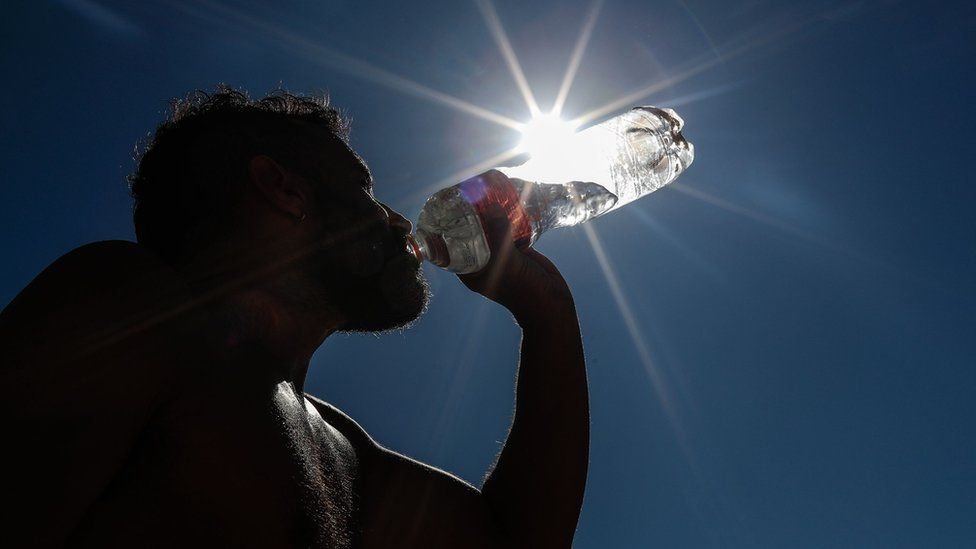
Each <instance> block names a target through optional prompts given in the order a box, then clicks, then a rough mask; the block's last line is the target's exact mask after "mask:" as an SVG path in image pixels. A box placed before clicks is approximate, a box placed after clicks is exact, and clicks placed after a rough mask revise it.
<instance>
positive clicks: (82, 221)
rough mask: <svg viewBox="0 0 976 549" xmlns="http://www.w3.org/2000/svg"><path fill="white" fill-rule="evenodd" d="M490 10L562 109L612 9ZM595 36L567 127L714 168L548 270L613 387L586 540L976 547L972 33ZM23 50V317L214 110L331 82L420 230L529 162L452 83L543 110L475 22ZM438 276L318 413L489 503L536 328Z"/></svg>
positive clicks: (865, 13) (105, 22) (131, 15)
mask: <svg viewBox="0 0 976 549" xmlns="http://www.w3.org/2000/svg"><path fill="white" fill-rule="evenodd" d="M494 10H495V11H496V12H497V15H498V19H499V21H500V23H501V25H502V27H503V28H504V30H505V32H506V34H507V36H508V39H509V40H510V42H511V45H512V48H513V50H514V52H515V53H516V54H517V56H518V59H519V61H520V63H521V66H522V69H523V70H524V73H525V74H526V77H527V80H528V83H529V85H530V86H531V88H532V91H533V92H534V95H535V97H536V99H537V100H538V101H539V103H540V104H541V105H542V106H543V107H544V108H545V107H547V106H548V105H551V104H552V102H553V100H554V99H555V98H556V95H557V93H558V90H559V87H560V83H561V82H562V80H563V75H564V73H565V71H566V68H567V65H568V63H569V61H570V57H571V53H572V51H573V49H574V46H575V44H576V42H577V38H578V37H579V35H580V31H581V29H582V28H583V26H584V22H585V21H586V19H587V16H588V14H590V13H594V11H593V10H594V5H593V4H592V3H590V2H570V1H567V2H555V1H546V0H539V1H535V2H531V3H528V2H511V1H501V0H498V1H497V2H496V3H495V4H494ZM595 13H596V19H595V20H594V25H593V29H592V35H591V36H590V39H589V42H588V45H587V47H586V49H585V53H584V55H583V57H582V59H581V62H580V65H579V70H578V72H577V74H576V77H575V79H574V80H573V84H572V87H571V89H570V91H569V94H568V98H567V101H566V106H565V108H564V113H565V114H566V115H567V116H578V115H582V114H584V113H587V112H591V111H592V110H593V109H596V108H598V107H600V106H603V105H607V104H612V103H613V102H614V101H615V100H617V99H619V98H621V97H624V96H627V95H629V94H632V95H634V96H635V97H634V100H633V101H632V103H633V104H653V105H658V106H662V107H663V106H673V107H674V108H675V109H676V110H677V111H678V112H679V113H680V114H681V116H682V117H683V118H684V119H685V122H686V124H685V135H686V136H687V137H688V138H689V139H690V140H691V141H693V142H694V143H695V145H696V153H697V155H696V160H695V163H694V165H693V166H692V167H691V169H690V170H689V171H688V172H687V173H686V174H685V175H684V176H682V178H681V179H680V180H679V185H676V186H673V187H670V188H666V189H664V190H661V191H659V192H657V193H654V194H653V195H651V196H650V197H647V198H644V199H642V200H640V201H638V202H635V203H633V204H631V205H629V206H627V207H626V208H622V209H621V210H619V211H616V212H614V213H613V214H611V215H608V216H606V217H604V218H601V219H598V220H596V221H594V222H593V223H592V224H591V225H590V227H591V228H592V231H591V232H588V231H586V230H584V229H583V228H580V227H577V228H572V229H563V230H558V231H553V232H552V233H550V234H546V235H545V236H544V237H543V239H542V240H541V241H540V242H539V244H538V248H539V249H540V250H542V251H543V252H544V253H546V254H547V255H549V256H550V257H551V258H552V259H553V260H554V261H555V262H556V263H557V265H559V267H560V268H561V270H562V272H563V273H564V274H565V276H566V278H567V280H568V281H569V282H570V284H571V286H572V288H573V289H574V291H575V294H576V299H577V305H578V310H579V315H580V322H581V325H582V328H583V338H584V344H585V347H586V352H587V357H588V364H589V372H590V373H589V376H590V383H591V398H592V416H593V419H592V424H593V426H592V431H593V446H592V450H591V470H590V477H589V483H588V486H587V494H586V501H585V506H584V510H583V515H582V519H581V522H580V528H579V532H578V534H577V539H576V547H579V548H601V547H652V546H660V547H972V546H973V544H974V543H976V526H974V525H976V521H973V517H974V516H976V431H974V418H976V399H974V398H973V395H974V394H976V371H974V365H976V338H974V337H973V336H974V328H976V318H974V316H976V315H974V312H973V311H974V309H976V287H974V286H976V284H974V281H976V246H974V244H976V217H974V215H973V213H972V207H973V204H974V201H976V191H974V187H973V185H972V179H973V178H972V176H971V175H966V174H968V173H969V171H970V168H969V166H968V164H969V163H970V162H971V161H972V159H973V154H972V149H973V145H974V144H976V143H974V141H976V140H974V138H973V131H972V129H973V127H974V122H976V120H974V109H973V108H972V106H971V103H972V92H971V90H972V87H973V84H974V83H976V78H974V74H973V67H974V66H976V63H974V61H976V60H974V56H973V52H974V51H976V47H974V46H976V44H974V41H976V40H974V37H976V8H974V7H973V5H972V4H969V3H962V2H959V3H953V2H942V3H916V2H897V1H887V2H872V1H857V2H849V3H843V2H771V1H765V0H751V1H739V2H724V1H723V2H720V1H706V0H701V1H693V0H686V1H684V2H682V1H677V0H675V1H643V2H640V1H635V0H605V2H603V3H602V5H599V6H598V10H597V11H596V12H595ZM0 25H2V27H3V32H2V35H0V40H2V42H0V44H2V46H0V70H2V74H3V75H4V81H5V82H6V85H4V86H3V87H2V89H0V99H2V101H3V105H4V108H3V109H2V110H0V128H2V132H0V159H2V164H3V166H4V170H3V173H4V178H3V183H2V185H0V229H2V230H0V250H2V252H3V254H4V256H5V260H4V261H3V262H2V263H0V303H3V304H5V303H7V302H8V301H9V300H10V299H11V298H13V296H14V295H15V294H16V293H17V292H18V291H19V290H20V288H22V287H23V286H24V285H25V284H27V283H28V282H29V281H30V280H31V278H32V277H33V276H34V275H35V274H36V273H37V272H38V271H39V270H41V269H42V268H43V267H44V266H46V265H47V264H48V263H50V262H51V261H53V260H54V259H55V258H57V257H58V256H59V255H61V254H63V253H65V252H67V251H68V250H70V249H71V248H73V247H75V246H78V245H81V244H83V243H86V242H90V241H94V240H103V239H112V238H122V239H132V238H133V231H132V228H131V220H130V204H129V199H128V196H127V191H126V189H125V185H124V177H125V175H126V174H127V173H128V172H129V171H130V170H131V169H132V159H131V152H132V148H133V145H134V143H135V142H136V141H137V140H138V139H140V138H142V137H144V136H146V134H147V132H149V131H150V130H152V129H153V128H154V127H155V125H156V124H157V123H158V121H159V120H160V119H161V118H162V116H163V113H164V111H165V108H166V102H167V100H168V99H169V98H171V97H175V96H181V95H183V94H185V93H186V92H187V91H189V90H192V89H195V88H208V87H212V86H213V85H214V84H216V83H218V82H227V83H230V84H232V85H234V86H240V87H244V88H247V89H248V90H250V91H251V92H252V94H254V95H261V94H263V93H264V92H266V91H269V90H271V89H273V88H274V87H276V86H277V85H278V84H279V83H280V84H282V85H283V86H285V87H286V88H288V89H290V90H292V91H298V92H313V91H324V90H328V92H329V93H330V94H331V96H332V98H333V100H334V102H335V103H336V104H338V105H339V106H341V107H342V108H343V109H344V110H345V111H346V112H347V113H348V114H349V115H351V117H352V118H353V139H352V142H353V145H354V147H355V148H356V149H357V150H358V151H359V152H360V153H361V154H362V155H363V156H364V157H365V159H366V160H367V162H368V163H369V165H370V167H371V169H372V171H373V174H374V177H375V180H376V193H377V195H378V197H379V198H380V199H382V200H384V201H386V202H388V203H389V204H390V205H392V206H394V207H395V208H398V209H400V210H401V211H402V212H403V213H404V214H406V215H407V217H409V218H411V219H415V218H416V215H417V213H418V211H419V209H420V206H421V205H422V203H423V199H424V198H425V197H426V194H427V193H428V192H429V191H430V190H433V189H434V188H436V186H437V185H438V184H440V183H443V184H445V185H446V184H448V182H452V178H457V177H458V175H457V174H459V173H463V172H465V171H466V170H469V169H470V167H471V166H474V165H476V164H478V163H479V162H482V161H484V160H485V159H487V158H489V157H491V156H492V155H494V154H496V153H498V152H500V151H503V150H505V149H507V148H510V147H511V146H513V145H514V144H515V143H516V142H517V141H518V135H517V134H516V133H515V132H513V131H512V130H510V129H508V128H505V127H503V126H500V125H498V124H496V123H494V122H492V121H490V120H487V119H485V118H484V117H479V116H475V115H472V114H471V113H470V112H465V111H464V110H459V109H458V108H456V107H452V106H450V105H447V104H445V102H444V101H443V98H444V95H437V94H436V93H431V90H435V91H436V92H439V93H440V94H445V95H447V96H450V97H453V98H455V99H459V100H461V101H462V102H464V103H465V104H470V105H476V106H479V107H481V108H483V109H487V110H489V111H492V112H495V113H498V114H501V115H503V116H506V117H509V118H513V119H516V120H525V119H526V118H527V117H528V110H527V108H526V105H525V101H524V100H523V97H522V95H521V94H520V92H519V89H518V87H517V85H516V82H515V80H514V79H513V78H512V75H511V73H510V71H509V67H508V66H507V65H506V63H505V61H504V58H503V56H502V55H501V53H500V51H499V48H498V46H497V45H496V43H495V41H494V39H493V36H492V34H491V33H490V32H489V28H488V26H487V25H486V23H485V18H484V17H483V14H482V11H480V10H479V7H478V5H477V4H476V3H475V2H446V1H445V2H422V3H415V4H411V3H402V2H401V3H393V2H390V3H383V2H373V1H356V2H353V1H342V2H311V1H307V0H303V1H297V0H290V1H287V2H276V3H274V4H273V5H272V4H270V3H268V4H265V3H259V2H239V3H235V4H233V5H231V4H229V3H223V2H216V1H215V2H195V1H190V0H186V1H182V0H172V1H169V0H167V1H165V2H154V1H147V2H140V3H127V2H120V1H111V2H109V1H98V2H96V1H94V0H62V1H39V2H15V3H14V4H13V5H12V6H7V7H6V8H5V17H4V19H3V22H2V23H0ZM645 92H646V93H645ZM641 93H644V95H641ZM435 96H436V97H440V98H441V99H436V98H435ZM454 104H455V105H457V103H456V102H455V103H454ZM609 114H612V113H607V115H609ZM427 273H428V276H429V279H430V281H431V284H432V286H433V289H434V292H435V297H434V300H433V302H432V306H431V309H430V311H429V313H428V314H427V315H426V316H425V317H424V318H423V319H422V321H421V322H420V323H419V324H418V325H417V326H416V327H415V328H414V329H412V330H410V331H408V332H405V333H402V334H394V335H386V336H382V337H373V336H338V337H334V338H332V339H330V340H329V341H328V342H327V343H326V345H325V346H323V348H321V349H320V350H319V352H318V353H317V354H316V355H315V358H314V364H313V368H312V371H311V373H310V376H309V382H308V385H307V387H308V389H309V390H310V391H311V392H313V393H314V394H317V395H319V396H321V397H323V398H325V399H327V400H329V401H331V402H333V403H335V404H336V405H338V406H339V407H341V408H343V409H344V410H346V411H347V412H348V413H349V414H351V415H352V416H353V417H355V418H356V419H357V420H359V421H360V422H361V423H362V424H363V425H364V426H365V427H366V428H367V430H369V431H370V432H371V433H372V434H373V435H374V437H375V438H377V439H378V440H379V441H381V442H382V443H384V444H386V445H388V446H390V447H392V448H394V449H396V450H399V451H401V452H404V453H406V454H409V455H411V456H414V457H416V458H418V459H421V460H424V461H427V462H430V463H432V464H434V465H437V466H440V467H443V468H446V469H448V470H450V471H453V472H455V473H457V474H458V475H460V476H462V477H464V478H466V479H468V480H470V481H472V482H474V483H478V482H479V481H480V479H481V477H482V475H483V474H484V472H485V471H486V469H487V467H488V466H489V464H490V463H491V461H492V459H493V457H494V455H495V454H496V452H497V450H498V448H499V441H501V440H503V438H504V435H505V431H506V428H507V425H508V421H509V414H510V411H511V409H512V404H513V376H514V371H515V361H516V356H517V343H518V339H519V334H518V331H517V328H516V327H515V325H514V324H513V322H512V321H511V319H510V318H509V317H508V316H507V314H506V313H504V311H502V310H500V308H499V307H496V306H493V305H492V304H490V303H487V302H486V301H484V300H483V299H482V298H480V297H479V296H477V295H473V294H471V293H469V292H468V291H467V290H465V289H464V288H463V287H462V286H461V284H460V283H459V282H458V281H457V280H456V279H455V278H454V277H453V276H452V275H449V274H448V273H444V272H440V271H438V270H436V269H434V268H430V267H429V266H428V267H427Z"/></svg>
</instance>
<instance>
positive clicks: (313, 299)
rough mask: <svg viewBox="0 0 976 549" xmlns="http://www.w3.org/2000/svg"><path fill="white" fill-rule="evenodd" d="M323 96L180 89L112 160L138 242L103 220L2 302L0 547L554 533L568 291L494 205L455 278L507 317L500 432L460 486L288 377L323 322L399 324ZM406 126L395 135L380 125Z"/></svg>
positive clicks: (399, 260)
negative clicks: (182, 94) (508, 363)
mask: <svg viewBox="0 0 976 549" xmlns="http://www.w3.org/2000/svg"><path fill="white" fill-rule="evenodd" d="M345 132H346V125H345V123H344V122H343V119H342V117H341V116H340V115H339V113H338V112H337V111H336V110H335V109H334V108H332V107H330V106H329V105H328V102H327V101H319V100H314V99H310V98H303V97H298V96H294V95H290V94H287V93H283V92H280V93H276V94H273V95H271V96H269V97H266V98H264V99H261V100H259V101H252V100H250V99H249V98H248V97H247V96H246V95H244V94H243V93H240V92H237V91H233V90H230V89H228V88H226V87H221V88H219V89H218V90H217V91H216V92H215V93H213V94H206V93H201V92H198V93H195V94H192V95H191V96H189V97H188V98H187V99H186V100H183V101H177V102H175V103H174V106H173V109H172V114H171V116H170V118H169V120H167V121H166V122H164V123H163V124H162V125H161V126H160V127H159V128H158V129H157V130H156V133H155V135H154V137H153V139H152V141H151V142H150V143H149V144H148V147H147V148H146V150H145V151H144V152H143V153H142V155H141V157H140V159H139V165H138V168H137V170H136V172H135V173H134V174H133V175H132V176H131V178H130V184H131V191H132V195H133V198H134V199H135V210H134V221H135V227H136V235H137V237H138V243H132V242H124V241H107V242H97V243H93V244H89V245H86V246H82V247H80V248H78V249H76V250H73V251H71V252H69V253H68V254H66V255H64V256H63V257H61V258H60V259H58V260H57V261H55V262H54V263H53V264H52V265H51V266H49V267H48V268H47V269H45V270H44V271H43V272H42V273H41V274H39V275H38V276H37V277H36V278H35V279H34V280H33V281H32V282H31V283H30V285H28V286H27V287H26V288H25V289H24V290H23V291H22V292H21V293H20V294H19V295H18V296H17V297H16V298H15V299H14V300H13V301H12V302H11V303H10V304H9V305H8V306H7V307H6V308H5V309H4V310H3V312H2V314H0V360H2V364H0V377H2V387H3V397H2V402H3V409H2V410H0V417H2V418H3V419H2V421H3V427H4V429H3V433H4V436H5V438H6V444H5V447H4V450H3V451H2V452H0V454H2V456H3V458H2V468H0V470H2V475H3V482H2V486H3V494H4V496H3V497H4V499H5V500H6V505H5V508H6V509H7V511H6V513H5V514H3V515H0V516H2V519H0V537H2V539H3V540H4V545H5V546H10V547H24V546H92V547H160V546H166V547H181V546H211V547H342V548H345V547H465V548H469V547H536V548H538V547H569V546H570V544H571V542H572V538H573V532H574V529H575V527H576V522H577V519H578V516H579V511H580V505H581V502H582V497H583V487H584V484H585V478H586V464H587V448H588V437H589V431H588V407H587V394H586V376H585V371H584V363H583V353H582V344H581V341H580V336H579V327H578V323H577V320H576V313H575V309H574V306H573V299H572V296H571V294H570V291H569V288H568V286H567V285H566V283H565V281H564V280H563V278H562V277H561V276H560V274H559V272H558V271H557V270H556V268H555V266H553V264H552V263H551V262H549V261H548V260H547V259H546V258H545V257H543V256H542V255H541V254H540V253H538V252H537V251H534V250H531V249H530V250H521V251H520V250H518V249H515V248H514V246H512V245H511V243H510V242H511V240H510V239H509V238H508V237H507V231H508V225H507V221H506V219H505V218H504V215H503V214H499V213H496V214H495V215H494V216H493V217H491V221H490V223H489V225H490V226H489V227H488V228H487V229H488V235H489V240H490V243H491V246H492V249H493V257H492V261H491V263H490V264H489V266H488V267H487V268H486V269H485V270H483V271H481V272H480V273H476V274H474V275H466V276H461V277H460V278H461V280H462V282H463V283H464V284H465V285H466V286H467V287H468V288H470V289H471V290H473V291H476V292H478V293H481V294H482V295H484V296H486V297H488V298H489V299H491V300H493V301H496V302H497V303H499V304H501V305H503V306H504V307H506V308H507V309H508V310H509V311H511V312H512V314H513V316H514V317H515V320H516V321H517V322H518V324H519V325H520V326H521V327H522V330H523V339H522V347H521V358H520V366H519V368H520V369H519V375H518V383H517V393H516V412H515V416H514V419H513V423H512V427H511V431H510V433H509V436H508V438H507V441H506V443H505V446H504V449H503V450H502V452H501V454H500V455H499V457H498V460H497V464H496V465H495V467H494V468H493V469H492V471H491V473H490V474H489V475H488V476H487V477H486V480H485V482H484V485H483V486H482V487H481V489H480V490H479V489H477V488H475V487H473V486H471V485H469V484H467V483H465V482H463V481H462V480H460V479H458V478H456V477H454V476H451V475H450V474H448V473H445V472H443V471H439V470H437V469H434V468H432V467H429V466H427V465H424V464H422V463H418V462H416V461H413V460H411V459H409V458H406V457H404V456H402V455H399V454H397V453H395V452H392V451H390V450H388V449H385V448H383V447H381V446H379V445H378V444H376V443H375V442H374V441H373V440H372V439H370V437H369V436H368V435H367V434H366V433H365V432H364V431H363V430H362V428H360V427H359V426H358V425H357V424H356V423H355V422H354V421H353V420H351V419H350V418H348V417H347V416H345V415H344V414H343V413H342V412H340V411H339V410H337V409H335V408H334V407H332V406H330V405H329V404H327V403H325V402H323V401H321V400H318V399H316V398H314V397H312V396H310V395H307V394H306V393H305V392H304V389H303V385H304V381H305V375H306V372H307V369H308V363H309V359H310V357H311V356H312V353H313V352H314V351H315V349H316V348H318V347H319V345H321V344H322V343H323V341H325V339H326V338H327V337H328V336H329V335H330V334H332V333H333V332H336V331H348V330H355V331H382V330H388V329H394V328H402V327H405V326H408V325H409V323H410V322H411V321H412V320H414V319H415V318H417V317H418V316H419V315H420V314H421V313H422V312H423V310H424V308H425V306H426V303H427V296H428V292H427V287H426V283H425V281H424V280H423V277H422V271H421V270H420V269H419V264H418V262H417V260H416V258H414V257H413V256H412V255H411V254H409V253H408V252H407V246H406V240H405V235H406V234H407V233H409V232H410V231H411V226H410V222H409V221H407V220H406V219H404V218H403V216H401V215H400V214H398V213H396V212H394V211H393V210H391V209H390V208H389V207H387V206H385V205H384V204H382V203H380V202H377V201H376V199H375V198H374V197H373V192H372V180H371V177H370V173H369V171H368V169H367V168H366V165H365V163H364V162H363V161H362V159H361V158H359V156H357V155H356V153H355V152H353V151H352V149H350V148H349V146H348V144H347V142H346V133H345ZM398 138H399V137H398Z"/></svg>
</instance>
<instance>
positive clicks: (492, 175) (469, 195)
mask: <svg viewBox="0 0 976 549" xmlns="http://www.w3.org/2000/svg"><path fill="white" fill-rule="evenodd" d="M459 187H460V191H461V196H462V197H464V200H465V201H467V202H468V203H469V204H471V205H472V206H473V207H474V210H475V212H476V213H477V214H478V219H479V220H480V221H481V226H482V227H485V226H486V223H485V221H486V220H487V219H488V217H489V216H490V215H491V214H492V210H494V209H495V208H497V207H499V206H500V207H501V209H502V210H503V211H504V212H505V213H506V214H507V215H508V221H509V223H510V224H511V226H512V240H513V241H514V242H515V245H516V246H517V247H519V248H527V247H529V245H531V244H532V223H531V220H530V219H529V214H528V212H526V211H525V207H524V206H523V205H522V196H521V194H520V193H519V188H518V187H516V186H515V184H514V183H512V181H511V180H510V179H509V178H508V177H507V176H506V175H505V174H503V173H501V172H499V171H497V170H490V171H488V172H485V173H483V174H481V175H478V176H475V177H472V178H471V179H467V180H465V181H462V182H461V184H460V185H459ZM526 190H528V189H526Z"/></svg>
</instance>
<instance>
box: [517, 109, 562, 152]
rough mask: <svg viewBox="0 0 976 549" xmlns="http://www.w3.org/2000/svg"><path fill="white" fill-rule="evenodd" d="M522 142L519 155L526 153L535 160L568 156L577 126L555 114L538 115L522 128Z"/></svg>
mask: <svg viewBox="0 0 976 549" xmlns="http://www.w3.org/2000/svg"><path fill="white" fill-rule="evenodd" d="M520 131H521V132H522V141H521V142H520V143H519V145H518V152H519V153H526V154H528V155H529V157H530V158H532V159H534V160H542V159H549V158H554V157H558V156H561V155H564V154H566V152H567V149H568V148H569V146H570V142H571V141H572V137H573V135H574V134H575V133H576V125H574V124H573V123H572V122H567V121H566V120H563V119H561V118H560V117H559V115H557V114H554V113H549V114H541V113H540V114H538V115H536V116H535V117H534V118H532V120H530V121H528V122H526V123H525V124H524V125H523V126H522V127H521V128H520Z"/></svg>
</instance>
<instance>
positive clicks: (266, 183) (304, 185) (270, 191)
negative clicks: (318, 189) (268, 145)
mask: <svg viewBox="0 0 976 549" xmlns="http://www.w3.org/2000/svg"><path fill="white" fill-rule="evenodd" d="M248 175H249V176H250V178H251V184H253V185H254V187H255V188H256V189H257V190H258V191H259V192H260V193H261V194H262V195H263V196H264V197H265V199H266V200H267V201H268V203H270V204H271V205H272V206H273V207H275V208H276V209H278V210H279V211H280V212H281V213H283V214H284V215H287V216H289V217H292V218H294V219H301V218H302V217H303V216H304V215H306V214H307V213H308V208H309V203H308V200H309V199H310V198H311V189H310V188H309V186H308V182H306V181H305V179H304V178H302V177H298V176H296V175H295V174H293V173H291V172H289V171H288V170H286V169H285V168H283V167H282V166H281V165H280V164H278V163H277V162H275V160H274V159H273V158H271V157H270V156H267V155H263V154H260V155H258V156H255V157H254V158H252V159H251V162H250V163H249V165H248Z"/></svg>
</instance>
